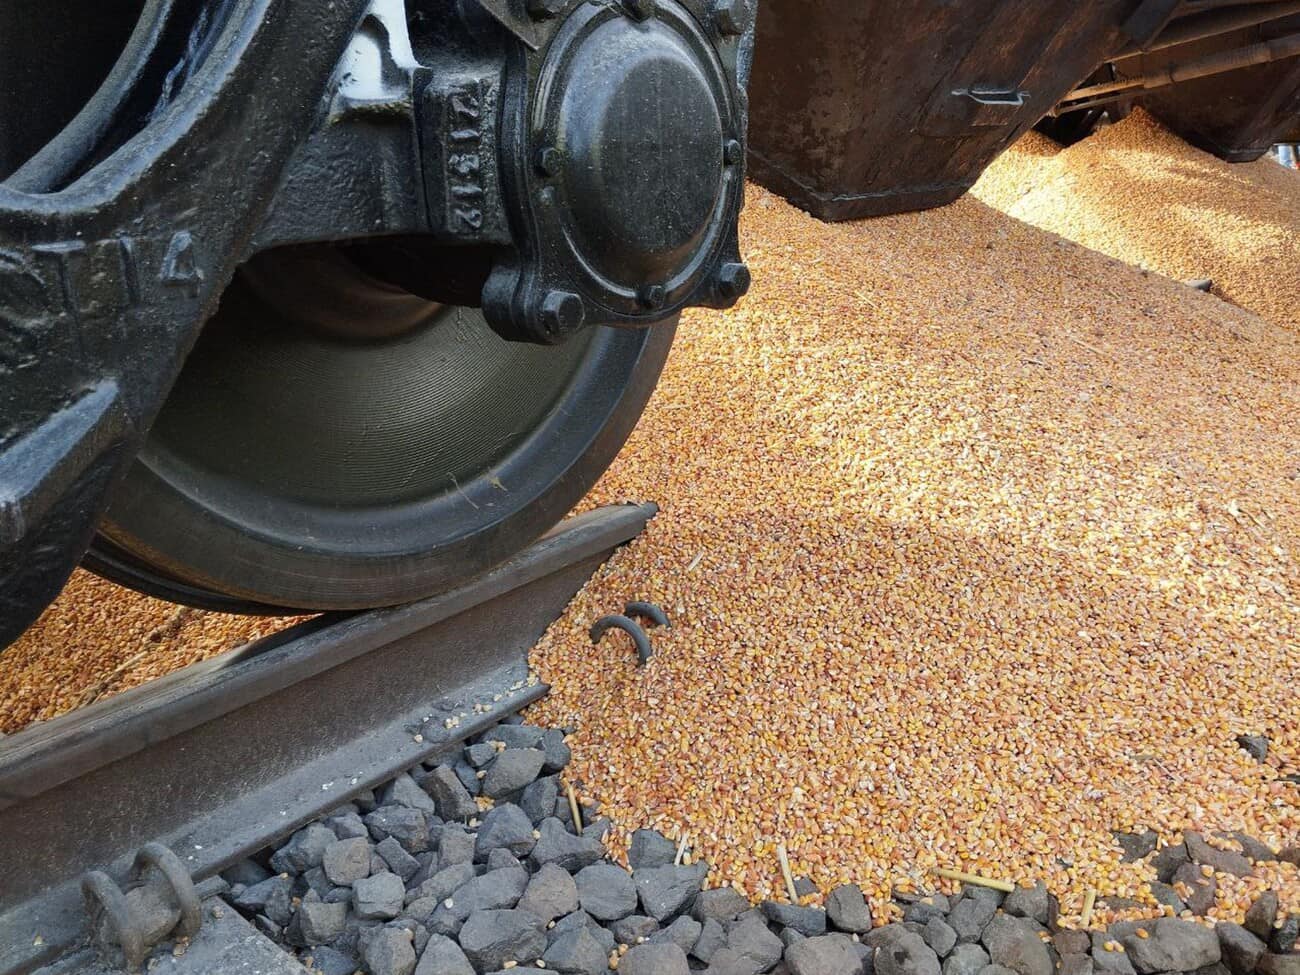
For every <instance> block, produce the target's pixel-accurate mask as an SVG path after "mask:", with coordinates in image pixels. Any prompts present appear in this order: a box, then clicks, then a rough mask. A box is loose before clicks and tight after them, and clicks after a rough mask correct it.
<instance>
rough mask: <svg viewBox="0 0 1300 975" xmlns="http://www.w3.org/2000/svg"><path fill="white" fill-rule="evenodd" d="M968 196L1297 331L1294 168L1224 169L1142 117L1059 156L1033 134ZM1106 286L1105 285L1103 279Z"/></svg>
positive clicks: (1299, 186)
mask: <svg viewBox="0 0 1300 975" xmlns="http://www.w3.org/2000/svg"><path fill="white" fill-rule="evenodd" d="M973 192H974V194H975V196H976V197H977V198H979V199H981V200H983V201H984V202H985V203H987V204H989V205H990V206H993V207H996V208H997V209H999V210H1001V211H1003V212H1004V213H1006V214H1008V215H1010V216H1013V217H1015V218H1017V219H1018V220H1023V221H1025V222H1026V223H1030V224H1033V225H1034V226H1036V227H1041V228H1043V229H1044V230H1050V231H1052V232H1053V233H1057V234H1060V235H1061V236H1062V237H1067V238H1069V239H1070V240H1073V241H1077V242H1078V243H1080V244H1083V245H1084V246H1085V247H1091V248H1092V249H1093V250H1098V251H1101V252H1102V253H1103V254H1109V255H1110V256H1111V257H1117V258H1119V259H1120V260H1122V261H1126V262H1128V263H1130V264H1136V265H1138V266H1139V267H1144V268H1148V269H1150V270H1152V271H1155V272H1157V273H1159V274H1164V275H1168V276H1169V277H1173V278H1177V279H1180V280H1186V279H1190V278H1211V279H1213V280H1214V283H1215V293H1216V294H1218V295H1220V296H1222V297H1224V298H1227V299H1228V300H1230V301H1233V302H1235V303H1236V304H1239V305H1241V306H1242V307H1244V308H1249V309H1251V310H1252V311H1254V312H1256V313H1257V314H1259V315H1262V316H1263V317H1265V318H1267V319H1269V320H1270V321H1272V322H1276V323H1278V324H1280V325H1288V326H1290V327H1292V328H1300V274H1297V273H1296V269H1297V268H1300V208H1298V207H1297V206H1296V200H1297V199H1298V198H1300V173H1296V172H1294V171H1291V170H1288V169H1285V168H1283V167H1281V166H1279V165H1277V163H1275V162H1273V161H1272V160H1270V159H1267V158H1264V159H1260V160H1258V161H1257V162H1253V163H1248V164H1244V165H1230V164H1228V163H1225V162H1222V161H1221V160H1219V159H1216V158H1215V157H1214V156H1211V155H1209V154H1208V153H1204V152H1201V151H1200V150H1199V149H1194V148H1193V147H1192V146H1190V145H1188V144H1187V143H1185V142H1183V141H1182V140H1181V139H1179V138H1178V136H1176V135H1174V134H1173V133H1172V132H1170V131H1169V130H1168V129H1166V128H1164V127H1163V126H1161V125H1160V123H1158V122H1157V121H1155V119H1153V118H1152V117H1151V116H1150V115H1148V114H1146V113H1145V112H1143V111H1141V110H1138V111H1136V112H1134V113H1133V115H1131V116H1129V117H1128V118H1127V119H1125V120H1124V121H1123V122H1120V123H1119V124H1117V125H1113V126H1109V127H1107V128H1103V129H1101V130H1099V131H1098V132H1097V133H1096V134H1094V135H1093V136H1091V137H1090V138H1088V139H1085V140H1084V141H1083V142H1080V143H1078V144H1077V145H1074V146H1072V147H1070V148H1069V149H1065V150H1060V151H1058V150H1057V147H1056V146H1055V144H1054V143H1052V142H1050V141H1049V140H1047V139H1045V138H1043V137H1042V136H1039V135H1037V134H1031V135H1030V136H1029V137H1027V138H1026V139H1024V140H1022V141H1021V142H1020V143H1019V144H1018V145H1016V146H1015V147H1013V148H1012V150H1011V151H1010V152H1008V153H1006V154H1005V155H1004V156H1003V157H1002V158H1001V159H999V160H998V161H997V162H995V163H994V164H993V165H992V166H991V167H990V168H989V170H988V171H987V172H986V173H985V174H984V176H983V178H982V179H981V180H980V181H979V183H978V184H976V186H975V189H974V190H973ZM1099 283H1100V284H1105V283H1106V281H1105V278H1102V279H1101V280H1100V281H1099Z"/></svg>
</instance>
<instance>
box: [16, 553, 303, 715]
mask: <svg viewBox="0 0 1300 975" xmlns="http://www.w3.org/2000/svg"><path fill="white" fill-rule="evenodd" d="M288 622H291V621H288V620H269V619H259V618H257V617H248V616H224V615H222V614H220V613H203V612H199V611H198V610H194V609H186V608H184V607H180V606H174V605H172V604H171V603H165V602H162V601H161V600H158V599H150V598H148V597H147V596H141V595H140V594H139V593H134V592H130V591H128V590H125V589H121V588H119V587H117V586H115V585H113V584H112V583H110V582H105V581H104V580H103V579H100V578H98V577H96V576H93V575H91V574H90V573H89V572H81V571H78V572H77V573H76V575H74V576H73V577H72V581H71V582H70V583H69V584H68V586H67V588H66V589H64V591H63V594H62V595H61V596H60V597H59V598H58V600H57V601H56V602H55V603H54V605H53V606H51V607H50V608H49V609H47V610H46V611H45V613H44V615H42V616H41V618H40V620H39V621H38V622H37V623H36V625H35V626H33V627H32V628H31V629H30V630H28V631H27V632H26V633H25V634H23V637H22V639H20V640H19V641H18V642H17V643H16V644H14V645H13V646H12V647H10V648H9V649H8V650H5V651H4V654H3V656H0V733H9V732H14V731H18V730H19V729H21V728H23V727H24V726H26V725H28V724H30V723H31V722H33V721H43V720H46V719H48V718H53V717H55V716H57V715H60V714H63V713H64V712H66V711H71V710H72V709H73V708H77V707H82V706H84V705H86V704H91V703H93V702H95V701H97V700H99V699H100V698H102V697H108V696H111V695H112V694H114V693H116V692H118V691H123V690H126V689H127V688H128V687H135V686H136V685H138V684H143V683H144V682H146V681H149V680H152V679H153V678H155V677H161V676H163V675H164V674H169V673H171V672H172V671H173V670H178V669H180V668H181V667H185V666H187V665H189V664H192V663H197V662H198V661H200V660H205V659H207V658H208V657H213V656H216V655H217V654H219V653H224V652H225V651H226V650H229V649H231V648H232V647H236V646H239V645H240V644H242V643H247V642H248V641H249V640H254V639H257V638H258V637H261V636H266V635H268V634H270V633H274V632H275V631H276V630H279V629H282V628H283V627H284V626H285V625H286V624H287V623H288Z"/></svg>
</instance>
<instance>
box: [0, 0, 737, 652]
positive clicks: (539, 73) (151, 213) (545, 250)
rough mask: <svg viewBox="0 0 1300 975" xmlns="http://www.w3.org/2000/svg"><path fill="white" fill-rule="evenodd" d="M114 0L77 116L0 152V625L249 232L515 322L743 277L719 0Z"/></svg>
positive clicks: (166, 383) (9, 631) (571, 314)
mask: <svg viewBox="0 0 1300 975" xmlns="http://www.w3.org/2000/svg"><path fill="white" fill-rule="evenodd" d="M114 2H115V3H117V4H125V5H126V6H125V7H124V9H125V10H128V11H129V10H131V9H132V8H131V6H130V0H114ZM136 7H138V8H139V20H138V23H137V26H136V28H135V31H134V33H133V34H131V36H130V37H129V38H128V40H127V41H126V42H125V47H124V53H123V55H122V57H121V59H120V60H119V61H118V63H117V67H115V68H113V69H112V70H111V72H110V73H109V75H108V78H107V80H106V81H105V82H104V84H103V86H102V87H101V88H100V89H99V91H98V92H97V93H96V94H94V95H93V96H91V97H90V98H89V99H88V100H87V102H86V103H85V105H84V107H83V108H82V109H81V111H80V113H79V114H77V115H76V117H75V118H73V120H72V121H71V122H69V123H68V124H67V125H65V126H64V127H63V128H62V129H61V130H60V131H59V132H58V134H55V135H54V136H53V138H52V139H50V140H49V141H48V142H47V143H46V144H44V145H43V147H41V148H39V150H37V151H36V152H35V154H34V155H31V156H30V157H28V158H27V159H26V161H23V160H22V159H20V158H15V159H10V158H8V156H10V155H13V153H12V152H8V153H0V166H3V167H4V168H2V169H0V647H2V646H4V645H5V644H7V643H9V642H11V641H12V640H13V639H14V638H16V637H17V636H18V635H19V634H20V633H21V632H22V631H23V630H24V629H25V628H26V626H27V625H29V623H30V622H31V621H32V620H33V619H34V618H35V616H36V614H37V613H39V612H40V610H41V609H42V608H43V607H44V606H45V605H46V604H47V603H48V602H49V601H50V600H51V599H53V597H54V596H55V595H56V594H57V593H58V591H59V589H60V588H61V587H62V585H63V583H64V582H65V580H66V579H67V577H68V575H69V573H70V572H71V570H72V568H73V566H74V565H75V564H76V561H77V560H78V559H79V558H80V557H81V556H82V553H83V552H85V551H86V548H87V546H88V544H89V543H90V541H91V538H92V534H93V533H94V531H95V525H96V521H97V519H98V518H99V516H100V514H101V512H102V511H103V510H104V506H105V503H106V499H107V498H108V497H109V496H110V493H111V491H112V490H113V489H114V487H115V486H116V485H117V484H119V483H120V482H121V479H122V476H123V473H124V471H125V470H126V468H127V467H128V465H130V463H131V462H132V460H133V458H134V457H135V456H136V454H137V453H138V451H139V450H140V448H141V445H142V444H143V442H144V439H145V437H146V436H147V434H148V432H149V430H150V427H151V425H152V424H153V423H154V420H155V418H156V416H157V415H158V412H159V409H160V407H161V406H162V404H163V401H164V399H165V398H166V396H167V394H168V391H169V390H170V388H171V387H172V385H173V383H174V382H175V380H176V378H177V376H178V374H179V373H180V370H181V367H182V365H183V364H184V362H185V359H186V356H187V354H188V353H189V352H190V350H191V348H192V347H193V345H194V343H195V340H196V338H197V336H198V333H199V330H200V328H201V326H202V325H203V323H204V322H205V321H206V320H208V319H209V318H210V317H211V316H212V314H213V312H214V311H215V310H216V308H217V305H218V302H219V301H220V299H221V296H222V294H223V292H224V291H225V289H226V287H227V285H228V284H229V283H230V282H231V280H232V277H233V276H234V274H235V272H236V269H237V268H238V267H240V266H241V265H243V264H244V263H246V262H247V261H249V259H250V258H252V257H253V256H254V255H256V254H258V253H260V252H262V251H265V250H268V249H271V248H275V247H284V246H292V245H297V244H303V243H317V242H321V241H360V240H385V241H391V242H394V244H397V243H400V242H403V241H404V242H407V244H409V245H410V246H407V247H406V249H405V250H404V251H403V255H404V260H393V261H391V262H388V263H389V265H390V266H389V267H387V268H386V270H385V273H391V274H392V275H393V276H394V277H395V278H400V283H401V285H402V286H403V287H405V288H408V289H409V290H411V291H412V292H414V293H417V294H419V295H422V296H425V297H427V298H430V299H432V300H434V301H440V302H450V303H453V304H469V305H476V304H479V303H480V299H481V304H482V307H483V312H484V314H485V315H486V317H487V319H488V321H489V323H490V324H491V325H492V327H493V328H495V329H497V330H498V331H500V332H501V333H502V334H503V335H505V336H507V337H509V338H511V339H515V340H523V341H529V342H541V343H555V342H559V341H562V340H563V339H564V338H565V337H567V336H568V335H570V334H572V333H573V332H574V331H576V330H577V329H579V328H583V327H591V326H596V325H602V324H605V325H621V326H633V327H639V326H646V325H650V324H654V323H659V322H663V321H672V320H673V319H674V316H675V314H676V313H677V312H678V311H680V310H681V309H682V308H684V307H687V306H689V305H709V306H714V307H725V306H727V305H730V304H732V303H734V302H735V301H736V300H737V299H738V298H739V297H740V296H741V295H742V294H743V293H744V291H745V290H746V289H747V287H748V280H749V278H748V271H747V270H746V269H745V267H744V265H743V263H741V261H740V257H739V251H738V246H737V240H736V222H737V218H738V213H739V209H740V205H741V197H742V193H743V173H744V145H745V130H746V117H747V105H746V100H745V93H744V85H745V83H746V80H747V77H748V71H749V63H750V54H751V49H752V44H753V25H752V19H753V18H752V14H751V10H750V8H749V7H748V6H747V5H746V4H745V3H743V2H740V0H731V2H724V3H719V4H714V3H710V2H708V0H659V2H658V3H650V2H638V3H628V4H624V3H621V2H617V0H564V2H561V0H529V2H527V3H525V2H522V0H519V2H515V0H408V2H403V0H294V2H290V0H136ZM37 8H41V9H42V10H43V9H44V5H40V4H36V5H31V4H19V5H16V6H11V7H8V8H7V9H6V10H4V11H0V37H4V38H5V41H6V42H7V40H8V38H11V37H26V36H27V35H28V34H29V33H30V32H31V31H36V30H39V29H41V28H42V27H44V28H46V29H48V25H47V24H46V23H45V21H46V20H48V15H47V14H41V15H40V17H41V18H43V19H40V20H38V15H37V14H36V13H27V12H26V11H30V10H36V9H37ZM114 9H117V8H114ZM121 16H125V14H122V15H121ZM2 43H3V42H0V44H2ZM23 43H27V42H26V41H24V42H23ZM612 50H617V51H618V52H619V56H618V57H616V58H615V57H608V56H606V55H607V53H608V52H610V51H612ZM101 56H102V52H101ZM4 84H6V81H5V75H4V74H3V73H0V86H3V85H4ZM4 94H5V93H4V92H0V109H4V110H9V109H10V108H11V107H12V106H11V102H22V103H24V104H25V102H24V99H23V98H21V97H19V96H18V95H15V96H14V98H12V99H9V100H6V98H5V97H4ZM27 101H30V99H27ZM13 115H14V118H16V119H19V120H22V119H28V118H39V117H40V113H39V112H36V111H23V112H19V111H18V110H17V109H13ZM6 122H7V124H10V125H12V124H14V121H13V119H9V120H6ZM4 131H6V130H5V129H4V128H3V127H0V133H3V132H4ZM13 145H17V143H13ZM15 151H16V150H15ZM19 155H20V156H21V155H25V154H19ZM15 166H16V167H17V168H16V169H15V168H14V167H15ZM412 253H414V254H415V255H416V257H415V258H414V259H413V260H410V259H406V258H409V255H410V254H412ZM558 514H559V512H556V513H555V515H553V516H552V517H556V516H558ZM520 544H523V541H521V542H520ZM110 561H111V560H110ZM173 591H175V592H182V591H183V587H180V586H177V587H176V588H175V589H174V590H173ZM199 596H200V598H202V597H203V596H204V594H202V593H200V594H199Z"/></svg>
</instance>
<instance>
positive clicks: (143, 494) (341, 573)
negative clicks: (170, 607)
mask: <svg viewBox="0 0 1300 975" xmlns="http://www.w3.org/2000/svg"><path fill="white" fill-rule="evenodd" d="M673 333H674V325H673V324H671V323H669V324H665V325H661V326H658V327H656V328H653V329H649V330H619V329H609V328H596V329H590V330H588V331H586V332H583V333H581V334H579V335H577V336H575V337H574V338H573V339H572V340H571V341H569V342H568V343H567V344H564V345H561V346H557V347H547V346H539V345H529V344H522V343H512V342H507V341H504V340H503V339H501V338H499V337H498V336H497V335H496V333H494V332H493V331H492V330H491V329H490V328H489V327H488V325H487V323H486V322H485V321H484V319H483V317H482V314H481V313H480V312H479V311H477V310H475V309H472V308H467V307H462V306H454V305H442V304H438V303H435V302H432V301H429V300H426V299H424V298H421V297H419V296H416V295H414V294H412V293H410V292H408V291H406V290H403V289H402V288H401V287H399V286H397V285H394V284H393V283H391V282H389V281H386V280H383V279H382V278H380V277H377V276H376V275H375V272H374V269H373V267H372V266H371V265H370V264H369V263H367V262H363V261H358V260H356V259H355V256H354V255H353V253H352V252H350V250H349V249H348V248H340V247H333V246H330V245H313V246H311V247H302V248H294V249H292V250H285V251H273V252H270V253H268V254H264V255H262V256H260V257H258V258H256V259H254V260H253V261H252V262H250V263H249V265H247V266H246V267H245V268H244V270H242V271H241V272H240V273H239V275H238V276H237V277H236V279H235V281H234V282H233V283H232V285H231V286H230V288H229V289H228V290H227V292H226V293H225V295H224V297H223V299H222V302H221V305H220V308H219V310H218V312H217V313H216V315H215V317H214V318H213V319H212V320H211V321H210V322H209V323H208V324H207V325H206V326H205V328H204V331H203V333H202V335H201V337H200V339H199V341H198V344H197V346H196V347H195V349H194V351H193V352H192V353H191V355H190V358H189V360H188V361H187V364H186V367H185V370H184V372H183V373H182V375H181V377H180V380H179V381H178V382H177V384H176V386H175V388H174V389H173V391H172V393H171V395H170V398H169V399H168V401H167V403H166V405H165V406H164V408H163V411H162V413H161V415H160V416H159V418H158V420H157V422H156V424H155V425H154V427H153V428H152V431H151V433H150V436H149V440H148V443H147V445H146V447H145V449H144V451H143V452H142V453H141V455H140V457H139V459H138V461H137V462H136V463H135V465H134V467H133V468H132V470H131V471H130V473H129V475H128V476H127V478H126V480H125V482H124V483H123V484H122V485H121V487H120V488H119V489H118V490H117V491H116V493H115V494H114V497H113V501H112V503H111V505H110V507H109V510H108V513H107V515H106V517H105V518H104V520H103V522H102V524H101V527H100V537H99V538H98V539H97V541H96V542H95V544H94V545H93V546H92V549H91V551H90V553H89V555H88V558H87V565H88V566H89V567H91V568H92V569H95V570H96V571H99V572H101V573H102V574H105V575H108V576H110V577H112V578H114V579H117V580H118V581H121V582H123V583H126V584H128V585H131V586H134V587H136V588H139V589H142V590H144V591H147V592H152V593H154V594H156V595H160V596H164V597H166V598H169V599H173V600H176V601H180V602H186V603H191V604H194V605H200V606H206V607H210V608H215V609H224V610H234V611H243V612H259V611H261V612H273V611H281V610H332V609H360V608H368V607H375V606H385V605H392V604H397V603H401V602H404V601H408V600H412V599H416V598H419V597H422V596H426V595H429V594H432V593H436V592H439V591H442V590H445V589H447V588H450V587H452V586H454V585H456V584H457V583H458V582H460V581H462V580H466V579H468V578H470V577H472V576H474V575H476V574H478V573H481V572H483V571H484V570H486V569H488V568H489V567H491V566H492V565H494V564H496V563H498V562H500V561H501V560H503V559H505V558H507V557H509V556H510V555H511V554H513V553H514V552H516V551H518V550H520V549H522V548H523V547H525V546H526V545H528V544H529V543H531V542H532V541H533V540H534V539H536V538H537V537H538V536H540V535H541V534H543V533H544V532H545V531H546V530H548V529H549V528H550V527H551V526H552V525H554V524H555V523H556V522H558V521H559V520H560V519H561V518H562V517H563V516H564V515H565V514H566V513H567V512H568V511H569V510H570V509H571V507H572V506H573V505H574V504H575V503H576V502H577V501H578V500H579V499H580V498H581V497H582V496H583V495H584V494H585V493H586V492H587V491H588V490H589V489H590V488H591V486H592V485H593V484H594V483H595V481H596V479H597V478H598V477H599V476H600V474H601V473H602V472H603V471H604V470H605V468H606V467H607V466H608V465H609V464H610V463H611V462H612V460H613V459H614V457H615V455H616V454H617V453H618V451H619V449H620V448H621V447H622V445H623V443H624V441H625V439H626V438H627V436H628V435H629V434H630V433H631V431H632V429H633V427H634V426H635V424H636V422H637V419H638V418H639V416H640V414H641V412H642V410H643V409H644V407H645V405H646V402H647V400H648V398H649V396H650V393H651V392H652V390H653V388H654V386H655V383H656V381H657V379H658V376H659V372H660V370H661V368H662V366H663V363H664V360H665V359H666V357H667V354H668V350H669V347H670V345H671V343H672V339H673Z"/></svg>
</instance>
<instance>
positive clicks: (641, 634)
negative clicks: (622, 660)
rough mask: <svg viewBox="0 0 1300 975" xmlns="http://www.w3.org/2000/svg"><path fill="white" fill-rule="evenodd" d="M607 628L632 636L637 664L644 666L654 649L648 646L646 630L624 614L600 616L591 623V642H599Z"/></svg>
mask: <svg viewBox="0 0 1300 975" xmlns="http://www.w3.org/2000/svg"><path fill="white" fill-rule="evenodd" d="M609 630H622V631H623V632H624V633H626V634H627V635H628V636H630V637H631V638H632V642H633V643H635V644H636V659H637V666H638V667H644V666H645V665H646V662H647V661H649V659H650V656H651V654H653V653H654V649H653V648H652V647H651V646H650V637H648V636H646V632H645V630H643V629H641V625H640V624H639V623H637V622H636V621H635V620H630V619H628V618H627V617H626V616H619V615H617V614H615V615H613V616H602V617H601V618H600V619H598V620H596V622H595V623H593V624H592V627H591V642H592V643H599V642H600V640H601V637H603V636H604V635H605V633H606V632H607V631H609Z"/></svg>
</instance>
